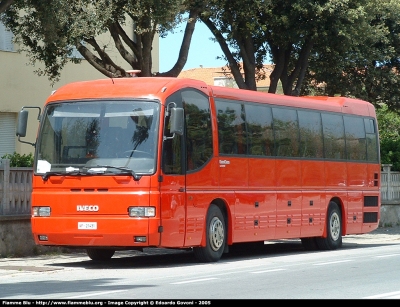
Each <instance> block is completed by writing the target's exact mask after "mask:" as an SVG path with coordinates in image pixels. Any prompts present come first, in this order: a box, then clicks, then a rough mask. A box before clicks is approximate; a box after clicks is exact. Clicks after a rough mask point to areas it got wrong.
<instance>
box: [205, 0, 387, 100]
mask: <svg viewBox="0 0 400 307" xmlns="http://www.w3.org/2000/svg"><path fill="white" fill-rule="evenodd" d="M375 1H378V0H372V1H369V0H368V1H367V0H345V1H343V0H319V1H309V0H269V1H265V0H244V1H238V0H236V1H230V0H212V1H209V2H208V5H207V6H206V8H205V9H204V10H203V11H202V13H201V15H200V19H201V20H202V21H203V22H204V23H205V24H206V25H207V26H208V28H209V29H210V30H211V31H212V33H213V34H214V37H215V40H216V41H217V42H218V43H219V44H220V46H221V49H222V52H223V54H224V55H223V57H224V58H225V59H226V60H227V63H228V67H229V69H230V70H231V72H232V74H233V76H234V78H235V81H236V83H237V84H238V86H239V87H240V88H245V89H251V90H255V89H256V80H257V79H262V78H265V77H266V76H268V74H269V72H266V71H264V70H263V63H264V62H265V60H266V59H267V57H268V56H270V57H271V60H272V62H273V64H274V68H273V71H272V72H271V73H270V75H269V77H270V80H271V84H270V88H269V92H270V93H275V92H276V91H277V86H278V82H280V83H281V84H282V87H283V91H284V94H286V95H299V94H300V93H301V90H302V87H303V86H304V84H305V81H306V80H307V78H308V79H309V80H315V79H314V78H313V76H312V75H311V74H310V73H309V72H310V71H312V72H313V68H310V66H309V62H310V59H311V58H318V57H323V58H330V57H331V55H332V54H333V55H335V56H336V57H337V58H333V60H334V61H335V62H333V61H332V63H337V64H340V63H343V62H345V61H348V60H351V59H349V58H348V55H349V53H348V52H347V51H348V50H352V49H355V48H360V49H362V48H363V45H364V44H371V43H376V42H377V41H378V39H380V38H381V37H382V31H381V29H380V25H377V27H375V25H374V24H372V23H371V22H369V21H370V20H371V19H372V17H371V15H370V14H369V13H371V12H370V11H369V10H368V8H370V7H372V5H371V4H369V3H370V2H375ZM367 4H369V5H367ZM338 59H340V61H339V62H338ZM241 63H242V65H243V67H242V68H243V71H244V76H242V74H241V72H240V68H241V66H240V65H241ZM337 66H338V65H336V67H337ZM340 68H341V67H340ZM340 68H339V69H340ZM309 83H310V84H311V82H309Z"/></svg>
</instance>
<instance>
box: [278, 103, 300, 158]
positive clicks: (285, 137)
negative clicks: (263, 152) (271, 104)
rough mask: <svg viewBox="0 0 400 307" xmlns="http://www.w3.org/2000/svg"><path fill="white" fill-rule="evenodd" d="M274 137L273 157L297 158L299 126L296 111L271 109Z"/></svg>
mask: <svg viewBox="0 0 400 307" xmlns="http://www.w3.org/2000/svg"><path fill="white" fill-rule="evenodd" d="M272 116H273V128H274V136H275V155H276V156H278V157H279V156H280V157H298V155H299V125H298V120H297V111H296V110H293V109H286V108H272Z"/></svg>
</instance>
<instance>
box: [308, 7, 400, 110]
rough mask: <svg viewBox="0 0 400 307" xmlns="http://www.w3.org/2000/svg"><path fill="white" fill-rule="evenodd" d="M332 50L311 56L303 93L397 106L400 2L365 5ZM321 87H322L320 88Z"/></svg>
mask: <svg viewBox="0 0 400 307" xmlns="http://www.w3.org/2000/svg"><path fill="white" fill-rule="evenodd" d="M361 12H362V15H361ZM360 15H361V17H359V18H358V19H355V22H357V23H356V25H354V23H351V24H349V25H348V26H347V27H346V28H345V31H346V33H347V34H346V35H345V36H342V37H341V43H340V42H339V41H337V44H338V45H339V47H338V48H336V49H326V48H324V46H318V49H317V50H321V51H320V52H317V53H314V54H312V57H311V58H310V69H309V71H308V82H307V84H306V86H304V93H307V94H310V93H316V94H322V95H329V96H333V95H341V96H354V97H357V98H360V99H364V100H367V101H369V102H371V103H373V104H375V105H376V106H377V107H379V105H380V104H381V103H384V104H386V105H387V106H388V107H389V109H391V110H397V109H398V108H399V106H400V104H399V100H400V88H399V83H400V74H399V69H400V61H399V59H400V57H399V55H400V2H399V1H397V0H396V1H392V0H383V1H377V0H372V1H367V2H366V4H365V5H364V6H363V7H362V11H361V8H360V12H359V13H358V14H356V15H355V16H360ZM321 85H324V86H321Z"/></svg>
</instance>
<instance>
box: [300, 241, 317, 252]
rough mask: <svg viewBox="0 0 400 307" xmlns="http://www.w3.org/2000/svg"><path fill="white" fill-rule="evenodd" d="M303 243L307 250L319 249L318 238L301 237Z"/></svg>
mask: <svg viewBox="0 0 400 307" xmlns="http://www.w3.org/2000/svg"><path fill="white" fill-rule="evenodd" d="M301 244H302V245H303V247H304V249H305V250H306V251H316V250H318V249H319V248H318V244H317V240H316V238H301Z"/></svg>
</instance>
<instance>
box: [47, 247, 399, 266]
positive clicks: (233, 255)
mask: <svg viewBox="0 0 400 307" xmlns="http://www.w3.org/2000/svg"><path fill="white" fill-rule="evenodd" d="M393 244H394V243H393ZM384 245H388V244H379V243H376V244H358V243H354V242H350V243H346V242H344V243H343V246H342V248H341V249H354V248H370V247H379V246H384ZM321 252H329V251H306V250H305V249H304V248H303V246H302V244H301V242H300V240H280V241H274V242H270V243H268V244H260V243H241V244H235V245H233V246H230V248H229V253H227V254H224V255H223V256H222V258H221V259H220V261H219V262H222V263H223V262H232V261H242V260H252V259H256V258H257V259H258V258H260V257H266V258H275V257H281V256H288V255H290V254H298V253H321ZM83 257H85V256H84V255H83ZM83 257H79V258H77V259H76V260H77V261H76V262H70V261H69V262H64V263H63V262H56V263H52V264H48V265H49V266H57V267H60V266H62V267H74V268H84V269H113V270H115V269H128V268H131V269H134V268H138V269H139V268H140V269H143V268H168V267H169V268H171V267H182V266H188V265H189V266H190V265H199V264H201V263H199V262H198V261H197V259H196V258H195V256H194V254H193V252H192V251H191V250H190V249H188V250H174V249H161V248H153V249H150V248H149V249H144V252H138V251H117V252H116V253H115V255H114V257H113V258H111V259H110V260H109V261H103V262H98V261H92V260H90V259H89V258H88V257H87V258H86V259H85V260H82V259H84V258H83ZM209 264H210V263H205V264H204V265H209Z"/></svg>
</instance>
